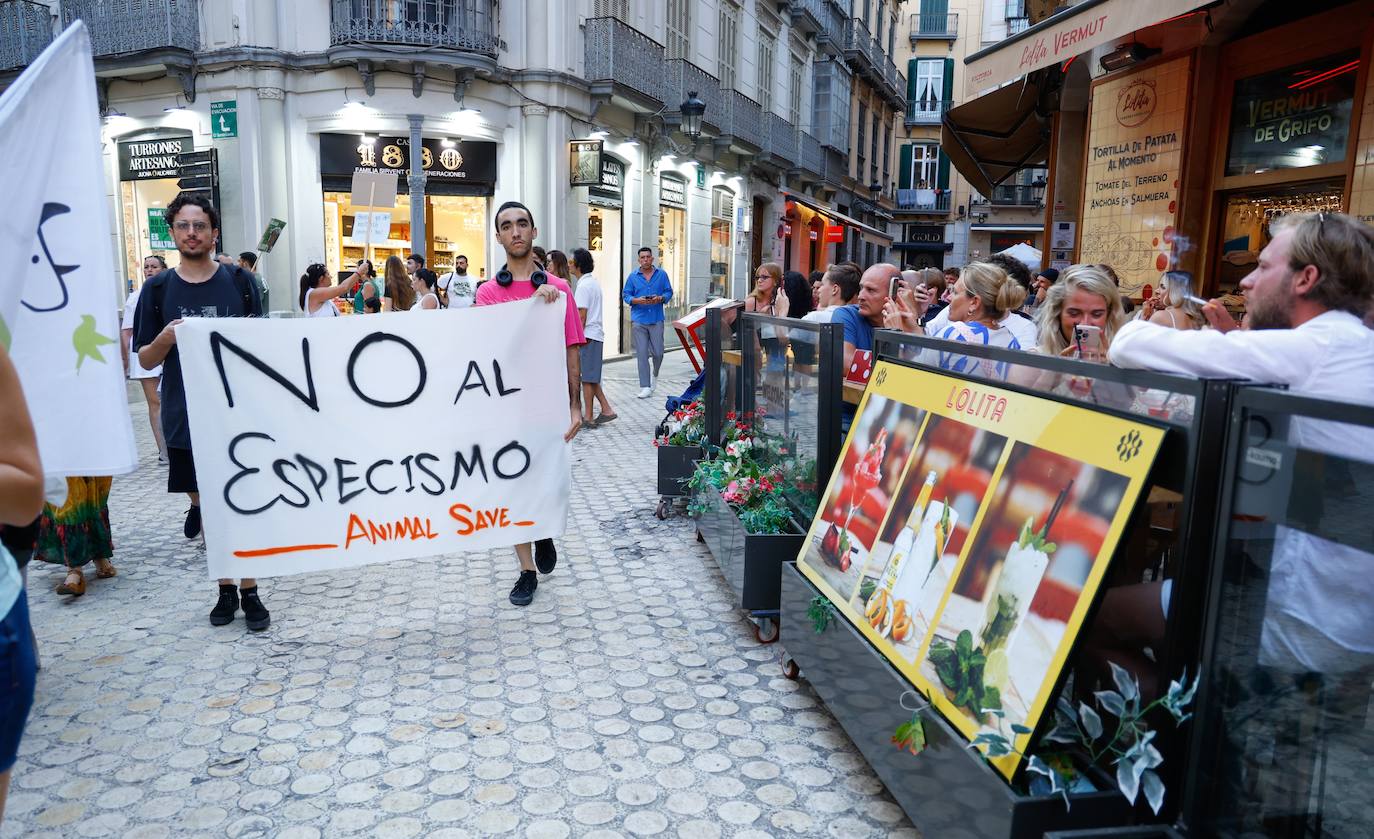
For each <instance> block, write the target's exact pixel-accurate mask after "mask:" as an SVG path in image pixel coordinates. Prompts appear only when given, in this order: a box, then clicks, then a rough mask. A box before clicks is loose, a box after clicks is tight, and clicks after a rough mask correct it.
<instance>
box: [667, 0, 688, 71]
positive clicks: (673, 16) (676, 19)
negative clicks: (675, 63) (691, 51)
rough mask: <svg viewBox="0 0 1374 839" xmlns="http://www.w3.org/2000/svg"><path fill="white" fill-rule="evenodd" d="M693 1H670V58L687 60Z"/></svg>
mask: <svg viewBox="0 0 1374 839" xmlns="http://www.w3.org/2000/svg"><path fill="white" fill-rule="evenodd" d="M692 2H693V0H668V58H670V59H673V58H686V57H687V55H688V53H687V44H688V39H689V38H690V37H691V31H692Z"/></svg>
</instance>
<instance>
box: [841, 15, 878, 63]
mask: <svg viewBox="0 0 1374 839" xmlns="http://www.w3.org/2000/svg"><path fill="white" fill-rule="evenodd" d="M873 46H874V45H873V37H872V36H871V35H869V34H868V27H867V26H865V25H864V22H863V21H862V20H860V19H859V18H856V17H852V18H850V19H849V20H848V21H846V22H845V25H844V58H845V60H846V61H848V62H849V64H850V65H851V66H852V67H853V68H854V69H855V70H858V71H859V72H861V73H867V72H872V71H873Z"/></svg>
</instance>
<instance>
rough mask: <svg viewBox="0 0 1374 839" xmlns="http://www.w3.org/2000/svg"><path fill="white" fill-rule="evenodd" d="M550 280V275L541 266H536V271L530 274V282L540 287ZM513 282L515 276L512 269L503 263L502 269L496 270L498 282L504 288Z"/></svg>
mask: <svg viewBox="0 0 1374 839" xmlns="http://www.w3.org/2000/svg"><path fill="white" fill-rule="evenodd" d="M548 281H549V277H548V275H547V274H545V273H544V271H543V270H542V269H540V268H535V269H534V273H533V274H530V282H531V283H532V284H533V285H534V287H535V288H539V287H540V286H541V285H543V284H544V283H547V282H548ZM513 282H515V277H514V276H512V275H511V272H510V269H509V268H507V267H506V266H505V265H502V266H501V270H500V271H497V272H496V284H497V285H499V286H501V287H502V288H505V287H507V286H509V285H510V284H511V283H513Z"/></svg>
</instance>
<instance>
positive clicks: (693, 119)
mask: <svg viewBox="0 0 1374 839" xmlns="http://www.w3.org/2000/svg"><path fill="white" fill-rule="evenodd" d="M678 109H679V110H680V111H682V133H683V134H686V135H687V136H688V137H690V138H691V139H693V140H696V139H698V138H700V137H701V115H702V114H704V113H706V103H705V102H703V101H701V100H700V99H698V98H697V92H696V91H695V90H689V91H687V99H686V100H685V101H684V102H683V103H682V104H681V105H679V106H678Z"/></svg>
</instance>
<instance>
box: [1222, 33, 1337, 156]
mask: <svg viewBox="0 0 1374 839" xmlns="http://www.w3.org/2000/svg"><path fill="white" fill-rule="evenodd" d="M1359 65H1360V55H1359V53H1358V52H1356V51H1352V52H1347V53H1341V54H1340V55H1336V56H1332V57H1329V58H1323V59H1320V60H1318V61H1314V62H1310V63H1307V64H1301V65H1297V66H1294V67H1288V68H1285V69H1283V70H1278V71H1275V72H1273V73H1265V74H1263V75H1260V76H1251V77H1250V78H1248V79H1241V80H1240V81H1238V82H1236V90H1235V97H1234V99H1233V100H1232V106H1231V143H1230V148H1229V149H1228V151H1227V154H1226V174H1228V175H1250V174H1255V173H1258V172H1267V171H1269V170H1271V169H1295V168H1300V167H1304V166H1318V165H1321V164H1324V163H1340V162H1342V161H1344V160H1345V156H1346V149H1347V147H1348V143H1349V138H1350V114H1351V110H1352V108H1353V106H1354V102H1355V76H1356V75H1357V72H1358V70H1359Z"/></svg>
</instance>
